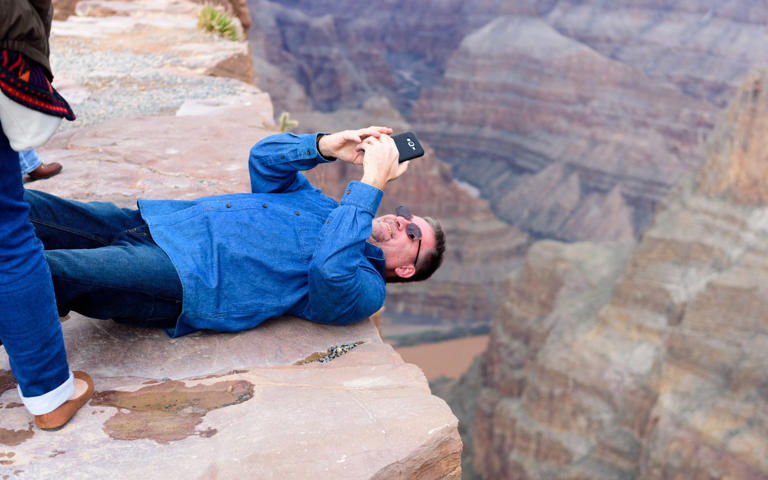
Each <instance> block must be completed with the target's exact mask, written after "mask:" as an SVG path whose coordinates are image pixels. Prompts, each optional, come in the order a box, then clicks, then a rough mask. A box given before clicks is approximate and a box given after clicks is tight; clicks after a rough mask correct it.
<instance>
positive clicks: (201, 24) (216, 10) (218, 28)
mask: <svg viewBox="0 0 768 480" xmlns="http://www.w3.org/2000/svg"><path fill="white" fill-rule="evenodd" d="M197 26H198V28H202V29H203V30H205V31H206V32H213V33H217V34H219V35H221V36H222V37H224V38H228V39H229V40H232V41H235V42H237V41H240V39H241V38H242V32H241V31H240V24H239V23H237V22H236V21H235V20H234V19H233V18H232V17H230V16H229V14H227V12H225V11H224V9H223V8H221V7H219V6H216V5H204V6H203V8H202V9H200V11H199V12H197Z"/></svg>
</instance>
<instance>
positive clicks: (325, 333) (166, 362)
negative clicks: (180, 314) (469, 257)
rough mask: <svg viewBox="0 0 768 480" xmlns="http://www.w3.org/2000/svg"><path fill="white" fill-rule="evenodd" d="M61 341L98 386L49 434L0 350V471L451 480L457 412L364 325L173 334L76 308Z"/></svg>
mask: <svg viewBox="0 0 768 480" xmlns="http://www.w3.org/2000/svg"><path fill="white" fill-rule="evenodd" d="M64 337H65V341H66V343H67V347H68V348H67V349H68V353H69V361H70V364H71V366H72V367H73V368H78V369H83V370H86V371H88V372H89V373H90V374H91V375H92V376H93V377H94V381H95V384H96V393H95V395H94V397H93V399H92V400H91V401H90V402H89V403H88V404H86V406H84V407H83V408H82V409H81V410H80V411H79V412H78V413H77V415H76V417H75V418H74V419H73V420H72V422H70V423H69V424H68V425H67V426H66V427H64V428H63V429H62V430H60V431H58V432H56V433H48V432H42V431H40V430H38V429H36V428H34V427H33V426H32V422H31V417H30V415H29V414H28V413H27V411H26V409H24V407H22V406H21V404H20V403H19V400H18V395H17V394H16V389H15V383H14V382H13V377H12V375H11V374H10V371H9V366H8V360H7V357H6V356H5V351H4V350H0V378H1V379H2V382H1V383H0V392H1V393H0V405H2V407H3V415H2V417H0V445H2V455H1V456H0V474H2V475H11V474H13V476H21V477H29V478H51V477H55V476H57V475H59V474H60V473H61V472H67V471H69V472H76V473H73V474H72V476H73V477H76V478H84V479H85V478H102V477H104V476H105V475H114V474H115V473H118V472H119V476H120V477H121V478H135V479H138V478H142V479H166V478H242V477H244V476H245V477H249V478H274V477H283V478H304V477H305V476H306V475H310V474H314V472H317V471H323V472H327V473H328V474H330V475H335V476H338V477H341V478H387V479H390V478H403V479H405V478H434V479H438V478H440V479H442V478H456V479H457V478H459V477H460V472H461V466H460V463H459V457H460V454H461V442H460V440H459V436H458V433H457V430H456V420H455V417H453V415H452V414H451V411H450V409H449V408H448V407H447V406H446V405H445V403H444V402H443V401H442V400H439V399H438V398H437V397H434V396H431V395H430V393H429V388H428V386H427V384H426V380H425V379H424V375H423V373H422V372H421V371H420V370H419V369H418V367H416V366H414V365H410V364H405V363H403V361H402V359H401V358H400V356H399V355H398V354H397V353H395V352H394V351H393V350H392V348H391V347H390V346H389V345H386V344H383V343H382V342H381V339H380V337H379V335H378V332H377V331H376V329H375V328H374V327H373V325H372V324H371V323H370V322H368V321H365V322H361V323H359V324H357V325H354V326H351V327H345V328H338V327H329V326H322V325H318V324H311V323H309V322H305V321H303V320H299V319H295V318H293V319H292V318H281V319H278V320H274V321H271V322H269V323H267V324H264V325H262V326H260V327H259V328H256V329H253V330H250V331H248V332H243V333H239V334H219V333H210V334H206V333H196V334H192V335H190V336H185V337H181V338H178V339H169V338H168V337H166V335H165V333H163V332H162V331H159V330H150V329H141V328H131V327H124V326H121V325H118V324H116V323H114V322H112V321H103V320H91V319H87V318H84V317H81V316H79V315H76V314H72V315H71V318H69V319H67V320H66V321H65V322H64ZM329 349H330V350H329ZM337 349H338V350H337ZM337 351H341V352H343V353H341V354H338V353H335V352H337ZM288 457H291V458H294V459H295V460H296V461H290V462H288V461H286V458H288ZM383 472H385V473H383Z"/></svg>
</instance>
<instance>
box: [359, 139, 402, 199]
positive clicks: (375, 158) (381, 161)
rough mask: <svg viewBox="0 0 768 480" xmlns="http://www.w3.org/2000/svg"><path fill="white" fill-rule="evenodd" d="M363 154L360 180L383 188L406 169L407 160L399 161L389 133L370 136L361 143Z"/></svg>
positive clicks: (395, 146)
mask: <svg viewBox="0 0 768 480" xmlns="http://www.w3.org/2000/svg"><path fill="white" fill-rule="evenodd" d="M359 148H360V149H362V150H363V151H365V155H363V178H362V180H361V181H362V182H363V183H367V184H368V185H372V186H374V187H376V188H378V189H379V190H384V186H385V185H386V184H387V182H389V181H391V180H394V179H396V178H397V177H399V176H400V175H402V174H404V173H405V171H406V170H407V169H408V163H409V162H403V163H400V162H399V160H400V152H398V151H397V145H395V141H394V140H392V137H390V136H389V135H384V134H382V135H379V136H378V137H373V136H370V137H368V138H366V139H365V140H364V141H363V142H362V143H361V144H360V147H359Z"/></svg>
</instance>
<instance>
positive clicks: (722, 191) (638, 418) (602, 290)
mask: <svg viewBox="0 0 768 480" xmlns="http://www.w3.org/2000/svg"><path fill="white" fill-rule="evenodd" d="M767 88H768V72H760V73H756V74H755V75H753V76H750V77H749V78H748V79H747V80H746V83H745V85H744V86H743V88H742V89H741V91H740V92H739V93H738V95H737V98H736V100H735V101H734V102H733V103H732V105H731V107H730V109H729V111H728V113H727V115H726V116H725V117H724V119H723V121H722V122H721V123H720V124H719V126H718V127H717V128H716V130H715V133H714V134H713V136H712V138H711V141H710V143H709V146H708V153H707V158H706V161H705V162H704V166H703V167H702V168H701V169H700V170H699V171H698V173H697V174H696V175H695V176H691V177H688V178H687V180H686V181H685V182H683V183H682V184H681V185H680V187H678V188H677V189H676V191H675V192H674V194H672V195H671V196H670V197H668V198H667V199H665V201H664V202H663V205H662V207H661V208H660V211H659V213H658V214H657V215H656V216H655V217H654V219H653V223H652V225H651V227H650V228H649V229H648V231H647V232H646V233H645V234H644V235H643V238H642V240H641V242H640V243H639V244H638V245H637V247H636V248H635V249H634V250H633V251H632V253H631V255H630V256H629V259H628V261H627V262H626V263H625V262H623V261H622V258H624V257H623V256H622V255H620V254H619V253H618V252H617V251H616V250H610V249H606V248H601V249H599V250H598V251H599V252H600V254H599V255H602V256H603V259H604V260H605V263H603V264H602V266H601V267H598V268H596V266H597V265H600V264H599V260H598V258H599V257H598V256H597V255H596V254H595V253H591V254H589V255H588V256H586V257H585V256H583V255H578V256H577V255H574V254H573V253H575V251H576V249H578V248H587V247H578V246H577V245H572V246H569V247H557V246H555V245H553V244H550V243H544V244H541V243H537V244H534V246H533V247H532V248H531V250H530V253H529V257H528V262H527V264H526V269H525V270H524V271H523V272H522V273H521V274H520V275H519V276H516V277H513V278H512V279H511V280H510V284H509V288H508V294H507V301H506V302H505V303H504V304H503V305H502V308H501V309H500V310H499V312H498V315H497V317H496V319H495V322H494V326H493V332H492V338H491V341H490V344H489V349H488V352H487V353H486V357H485V358H486V361H485V364H484V368H485V371H484V375H485V379H486V380H485V388H483V390H482V393H481V394H480V398H479V401H478V406H477V411H476V417H475V423H474V458H475V468H476V469H477V470H478V471H479V472H480V473H481V474H482V476H483V478H568V479H582V478H583V479H620V478H622V479H623V478H644V479H662V478H745V479H746V478H750V479H752V478H754V479H757V478H768V462H767V461H766V458H768V442H766V438H765V431H766V421H765V419H766V414H767V412H766V408H765V404H766V402H765V388H764V385H765V384H766V382H767V381H768V377H766V373H765V369H764V368H762V364H763V363H764V362H763V353H762V352H763V351H764V348H765V347H766V344H768V324H767V323H766V317H765V313H764V312H765V311H766V309H767V308H768V304H766V298H768V296H766V292H765V285H766V279H768V268H766V262H765V256H766V253H767V252H768V241H767V240H766V239H767V238H768V236H766V231H767V230H768V226H767V225H768V224H767V223H766V219H768V213H767V212H768V204H766V202H765V200H764V199H763V198H762V197H761V196H760V195H761V194H762V193H759V192H764V191H765V189H766V188H768V186H766V185H759V186H758V185H757V182H759V180H760V179H763V178H766V177H765V175H766V174H765V169H766V165H765V148H764V147H765V142H764V141H763V140H762V138H763V136H761V126H763V125H765V119H766V118H768V96H767V95H765V93H764V92H765V91H766V89H767ZM746 177H749V178H750V179H751V180H754V181H748V182H747V181H744V179H745V178H746ZM590 248H595V247H590ZM611 251H613V252H614V253H609V252H611ZM559 252H570V255H565V254H563V253H559ZM611 255H613V257H611ZM586 258H590V260H589V261H590V262H594V263H592V265H593V266H592V267H589V266H587V265H588V264H587V263H585V259H586ZM554 259H561V260H558V261H555V260H554ZM617 262H618V264H619V265H626V269H625V270H624V272H623V273H622V274H621V276H620V277H619V278H618V279H616V281H615V282H614V281H613V280H612V277H613V278H615V276H616V274H617V273H620V270H616V267H615V265H617ZM577 272H578V273H577ZM611 272H612V273H611ZM611 290H612V292H611ZM568 291H571V292H574V293H577V294H576V295H568V294H567V292H568Z"/></svg>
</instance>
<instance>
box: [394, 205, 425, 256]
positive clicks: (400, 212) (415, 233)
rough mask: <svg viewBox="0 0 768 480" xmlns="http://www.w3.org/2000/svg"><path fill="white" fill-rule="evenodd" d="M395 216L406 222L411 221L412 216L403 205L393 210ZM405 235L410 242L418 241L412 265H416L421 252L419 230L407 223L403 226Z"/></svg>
mask: <svg viewBox="0 0 768 480" xmlns="http://www.w3.org/2000/svg"><path fill="white" fill-rule="evenodd" d="M395 215H397V216H398V217H403V218H404V219H406V220H411V219H412V218H413V214H411V211H410V210H408V207H404V206H403V205H400V206H399V207H397V208H396V209H395ZM405 233H406V235H408V238H410V239H411V240H418V241H419V247H418V248H417V249H416V258H414V259H413V264H414V265H416V262H418V261H419V252H421V229H420V228H419V226H418V225H416V224H415V223H409V224H408V225H406V226H405Z"/></svg>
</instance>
